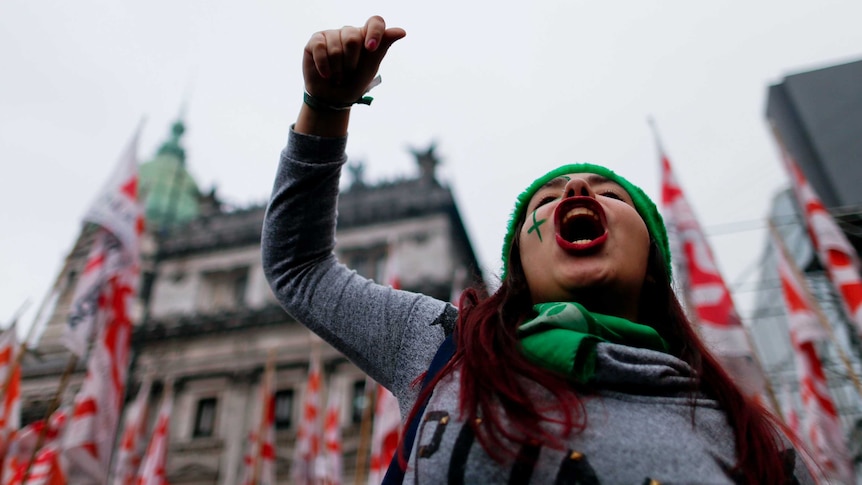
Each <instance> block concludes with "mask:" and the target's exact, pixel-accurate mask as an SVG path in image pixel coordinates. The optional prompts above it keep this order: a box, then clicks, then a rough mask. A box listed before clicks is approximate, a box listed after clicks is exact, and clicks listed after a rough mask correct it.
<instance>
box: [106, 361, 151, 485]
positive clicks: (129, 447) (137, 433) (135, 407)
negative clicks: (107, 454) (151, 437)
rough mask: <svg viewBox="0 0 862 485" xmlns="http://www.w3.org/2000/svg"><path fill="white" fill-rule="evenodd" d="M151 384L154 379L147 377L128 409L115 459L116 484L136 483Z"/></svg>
mask: <svg viewBox="0 0 862 485" xmlns="http://www.w3.org/2000/svg"><path fill="white" fill-rule="evenodd" d="M151 386H152V380H151V379H150V378H149V377H147V378H146V379H145V380H144V382H143V383H142V384H141V388H140V389H139V390H138V395H137V396H136V397H135V402H134V403H132V405H131V406H129V407H128V408H127V410H126V421H125V423H123V434H122V435H121V436H120V448H119V449H118V450H117V457H116V458H115V459H114V485H134V484H135V477H137V473H138V467H140V465H141V455H142V451H143V450H142V448H143V447H144V446H145V440H146V433H147V430H146V426H147V419H148V416H149V400H150V387H151Z"/></svg>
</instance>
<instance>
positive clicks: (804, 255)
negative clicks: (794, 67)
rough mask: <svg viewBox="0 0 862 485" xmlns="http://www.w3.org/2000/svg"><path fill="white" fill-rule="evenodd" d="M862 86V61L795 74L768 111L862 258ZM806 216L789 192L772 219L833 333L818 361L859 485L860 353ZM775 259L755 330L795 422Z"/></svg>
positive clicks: (768, 251)
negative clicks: (857, 383)
mask: <svg viewBox="0 0 862 485" xmlns="http://www.w3.org/2000/svg"><path fill="white" fill-rule="evenodd" d="M860 86H862V61H856V62H850V63H847V64H842V65H838V66H832V67H827V68H824V69H818V70H815V71H809V72H802V73H797V74H792V75H789V76H786V77H785V78H784V79H783V80H782V82H780V83H778V84H775V85H773V86H770V88H769V90H768V96H767V107H766V117H767V121H768V122H769V124H770V126H771V127H772V129H773V132H774V134H775V138H776V142H777V143H778V144H779V145H780V146H781V148H782V149H784V150H786V151H787V153H789V154H790V155H791V156H792V157H793V158H794V159H795V161H796V162H797V164H798V165H799V167H800V169H801V170H802V171H803V173H804V174H805V176H806V178H807V179H808V181H809V182H810V184H811V185H812V187H813V188H814V190H815V192H817V195H818V196H819V197H820V198H821V200H822V201H823V203H824V205H825V206H826V208H827V210H829V212H830V213H831V214H832V216H833V217H834V218H835V219H836V221H837V222H838V224H839V226H840V227H841V229H842V230H843V231H844V233H845V234H846V235H847V237H848V239H849V240H850V242H851V244H853V246H854V247H855V248H856V251H857V253H862V191H860V190H859V186H860V183H862V163H860V159H862V136H859V134H860V133H862V89H860V88H859V87H860ZM801 214H802V211H801V210H800V208H799V205H798V202H797V201H796V198H795V196H794V194H793V192H792V190H790V189H788V190H785V191H783V192H781V193H779V194H777V195H776V196H775V197H774V199H773V203H772V207H771V209H770V213H769V216H768V217H769V220H770V222H771V223H772V224H773V225H774V226H775V228H776V232H777V233H778V234H779V237H780V240H781V241H782V243H783V244H784V246H785V247H786V248H787V249H788V252H789V253H790V256H791V257H792V259H793V263H795V265H796V266H797V267H798V268H800V270H801V271H802V272H803V274H804V277H805V279H806V284H807V286H808V288H809V289H810V291H811V293H812V295H813V296H814V297H815V299H816V300H817V302H818V304H819V306H820V308H821V309H822V311H823V314H824V316H825V317H826V320H827V321H828V322H829V324H830V326H831V328H832V329H833V333H834V339H833V340H830V341H827V342H823V343H821V344H820V346H819V348H818V353H819V355H820V357H821V360H822V361H823V366H824V370H825V373H826V377H827V380H828V383H829V390H830V393H831V395H832V398H833V400H834V401H835V404H836V407H837V409H838V413H839V415H840V418H841V422H842V425H843V428H844V430H845V434H846V437H847V443H848V446H849V448H850V452H851V455H852V456H853V460H854V462H855V467H856V471H857V473H856V475H857V477H862V398H860V395H859V392H858V391H857V389H856V386H855V385H854V383H853V381H852V376H851V375H850V374H851V370H848V365H847V364H845V359H846V360H847V361H849V369H852V373H853V374H855V375H856V376H857V377H858V376H860V375H862V345H860V338H859V336H858V334H857V332H856V331H855V330H854V329H855V326H854V325H852V324H851V322H850V320H849V319H848V318H847V315H846V313H845V311H844V310H843V308H842V304H841V301H840V299H839V296H838V294H837V292H836V290H835V287H834V286H833V285H832V283H831V282H830V280H829V277H828V275H827V274H826V272H825V269H824V267H823V265H822V264H821V262H820V261H819V258H818V256H817V254H816V252H815V250H814V247H813V246H812V244H811V241H810V239H809V237H808V232H807V229H806V227H805V221H804V219H803V217H802V215H801ZM775 252H776V247H775V245H774V244H773V243H772V241H771V240H768V241H767V242H766V244H765V250H764V256H763V260H762V267H761V268H762V269H761V276H760V281H759V283H758V289H757V293H758V294H757V299H756V302H755V310H754V313H753V315H752V318H751V329H752V332H753V334H754V337H755V341H756V343H757V347H758V351H759V354H760V356H761V359H762V360H763V364H764V367H765V369H766V370H767V372H768V374H769V375H770V378H771V381H772V383H773V386H774V387H775V388H776V390H777V391H781V389H782V388H784V389H785V390H786V391H788V394H789V395H790V396H791V397H792V401H791V402H792V405H793V406H794V409H795V410H796V412H797V414H798V415H800V416H803V417H804V414H803V413H802V412H801V402H800V399H799V397H798V396H799V392H798V391H799V389H798V386H799V385H798V381H797V377H796V370H795V367H794V363H793V350H792V347H791V344H790V337H789V330H788V326H787V318H786V315H785V309H784V299H783V295H782V290H781V286H780V282H779V279H778V272H777V269H776V265H777V263H776V260H775ZM784 411H785V412H787V410H784Z"/></svg>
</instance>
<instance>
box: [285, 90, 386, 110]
mask: <svg viewBox="0 0 862 485" xmlns="http://www.w3.org/2000/svg"><path fill="white" fill-rule="evenodd" d="M373 100H374V98H372V97H371V96H363V97H361V98H359V99H357V100H356V101H354V102H352V103H346V104H332V103H330V102H328V101H324V100H322V99H320V98H315V97H314V96H312V95H310V94H308V92H307V91H306V92H304V93H302V101H303V102H304V103H305V104H307V105H308V106H309V107H310V108H311V109H313V110H316V111H326V112H330V113H334V112H338V111H347V110H349V109H350V108H351V107H352V106H353V105H354V104H365V105H371V101H373Z"/></svg>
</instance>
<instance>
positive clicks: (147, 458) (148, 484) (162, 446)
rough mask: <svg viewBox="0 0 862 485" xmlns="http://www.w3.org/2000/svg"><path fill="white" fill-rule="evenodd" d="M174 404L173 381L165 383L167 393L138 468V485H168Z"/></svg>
mask: <svg viewBox="0 0 862 485" xmlns="http://www.w3.org/2000/svg"><path fill="white" fill-rule="evenodd" d="M173 405H174V393H173V383H168V384H166V385H165V395H164V396H163V397H162V405H161V407H160V409H159V415H158V417H157V418H156V426H155V428H153V435H152V437H150V444H149V446H147V452H146V454H145V455H144V459H143V462H142V463H141V468H140V470H138V479H137V485H168V481H167V479H166V474H165V465H166V464H167V458H168V438H169V435H168V429H169V427H170V423H171V411H172V409H173Z"/></svg>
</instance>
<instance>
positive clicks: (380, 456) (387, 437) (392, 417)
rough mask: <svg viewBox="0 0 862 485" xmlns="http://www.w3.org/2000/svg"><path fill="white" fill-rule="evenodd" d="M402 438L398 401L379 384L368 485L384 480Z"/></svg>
mask: <svg viewBox="0 0 862 485" xmlns="http://www.w3.org/2000/svg"><path fill="white" fill-rule="evenodd" d="M400 436H401V411H400V410H399V409H398V400H397V399H395V396H393V395H392V393H391V392H389V391H388V390H387V389H386V388H385V387H383V386H381V385H380V384H377V403H376V405H375V407H374V428H373V430H372V432H371V468H370V470H369V471H368V484H369V485H372V484H378V483H380V482H381V481H382V480H383V476H384V475H385V474H386V469H387V468H388V467H389V462H390V461H392V457H393V456H395V451H396V450H397V449H398V438H399V437H400Z"/></svg>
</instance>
